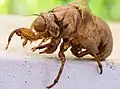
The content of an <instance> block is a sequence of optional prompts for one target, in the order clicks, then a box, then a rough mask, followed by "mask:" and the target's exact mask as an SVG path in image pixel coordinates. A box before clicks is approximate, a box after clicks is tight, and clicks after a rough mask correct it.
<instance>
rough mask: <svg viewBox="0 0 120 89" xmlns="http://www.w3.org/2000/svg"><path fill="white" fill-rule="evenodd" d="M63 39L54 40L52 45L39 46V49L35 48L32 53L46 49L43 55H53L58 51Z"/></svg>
mask: <svg viewBox="0 0 120 89" xmlns="http://www.w3.org/2000/svg"><path fill="white" fill-rule="evenodd" d="M60 41H61V39H60V38H59V37H56V38H52V39H51V42H50V43H47V44H44V45H38V46H37V47H33V48H32V51H35V50H37V49H39V50H40V49H43V48H46V49H45V50H44V51H42V52H40V54H41V53H47V54H51V53H53V52H55V51H56V49H57V47H58V45H59V44H60Z"/></svg>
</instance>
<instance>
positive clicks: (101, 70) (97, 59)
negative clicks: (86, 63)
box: [91, 52, 103, 74]
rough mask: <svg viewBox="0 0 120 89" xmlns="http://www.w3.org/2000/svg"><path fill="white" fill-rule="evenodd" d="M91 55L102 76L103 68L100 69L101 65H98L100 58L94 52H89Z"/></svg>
mask: <svg viewBox="0 0 120 89" xmlns="http://www.w3.org/2000/svg"><path fill="white" fill-rule="evenodd" d="M91 54H92V55H93V56H94V57H95V59H96V61H97V63H98V67H99V68H100V74H102V73H103V68H102V64H101V63H100V58H99V57H98V56H97V54H96V53H94V52H91Z"/></svg>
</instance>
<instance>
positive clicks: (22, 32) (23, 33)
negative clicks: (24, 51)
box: [6, 28, 35, 49]
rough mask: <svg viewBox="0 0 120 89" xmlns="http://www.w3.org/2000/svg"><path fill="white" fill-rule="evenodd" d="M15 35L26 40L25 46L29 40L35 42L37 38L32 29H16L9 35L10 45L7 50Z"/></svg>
mask: <svg viewBox="0 0 120 89" xmlns="http://www.w3.org/2000/svg"><path fill="white" fill-rule="evenodd" d="M15 33H16V34H17V35H18V36H20V37H21V38H22V39H24V42H23V46H25V45H26V44H27V41H28V40H29V41H31V40H34V38H35V34H34V33H33V32H32V31H31V30H30V29H28V28H19V29H16V30H14V31H13V32H11V34H10V35H9V38H8V44H7V46H6V49H8V46H9V44H10V41H11V39H12V37H13V35H14V34H15Z"/></svg>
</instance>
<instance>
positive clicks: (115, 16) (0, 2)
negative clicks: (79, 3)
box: [0, 0, 120, 21]
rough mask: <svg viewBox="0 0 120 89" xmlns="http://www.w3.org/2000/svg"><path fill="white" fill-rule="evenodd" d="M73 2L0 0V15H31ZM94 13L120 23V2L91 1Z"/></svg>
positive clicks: (69, 0) (106, 0)
mask: <svg viewBox="0 0 120 89" xmlns="http://www.w3.org/2000/svg"><path fill="white" fill-rule="evenodd" d="M71 1H73V0H0V14H1V15H2V14H4V15H5V14H19V15H31V14H35V13H40V12H43V11H47V10H50V9H52V8H54V7H56V6H59V5H63V4H67V3H68V2H71ZM89 6H90V8H91V10H92V11H93V13H94V14H95V15H97V16H100V17H101V18H103V19H106V20H109V21H120V10H119V9H120V0H89Z"/></svg>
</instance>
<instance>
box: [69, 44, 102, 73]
mask: <svg viewBox="0 0 120 89" xmlns="http://www.w3.org/2000/svg"><path fill="white" fill-rule="evenodd" d="M71 52H72V54H73V55H75V56H76V57H83V56H85V55H87V54H90V55H91V56H93V57H95V59H96V61H97V63H98V67H99V68H100V74H102V72H103V69H102V64H101V63H100V58H99V57H98V56H97V55H96V54H95V53H92V52H90V51H89V50H86V51H80V50H79V49H78V47H77V46H72V48H71ZM79 52H80V53H79Z"/></svg>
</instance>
